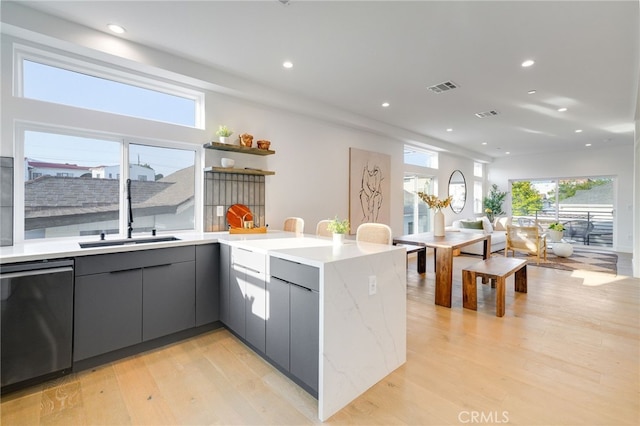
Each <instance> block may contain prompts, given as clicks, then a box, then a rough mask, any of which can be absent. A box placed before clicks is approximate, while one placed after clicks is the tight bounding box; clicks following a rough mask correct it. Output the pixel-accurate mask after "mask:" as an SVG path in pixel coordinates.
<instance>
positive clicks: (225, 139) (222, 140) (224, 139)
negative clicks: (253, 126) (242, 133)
mask: <svg viewBox="0 0 640 426" xmlns="http://www.w3.org/2000/svg"><path fill="white" fill-rule="evenodd" d="M218 140H219V141H220V143H224V144H230V143H231V138H230V137H229V136H218Z"/></svg>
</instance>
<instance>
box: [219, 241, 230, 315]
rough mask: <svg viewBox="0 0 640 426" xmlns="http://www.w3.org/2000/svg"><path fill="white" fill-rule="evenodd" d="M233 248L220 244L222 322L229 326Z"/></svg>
mask: <svg viewBox="0 0 640 426" xmlns="http://www.w3.org/2000/svg"><path fill="white" fill-rule="evenodd" d="M230 268H231V247H229V246H228V245H227V244H220V274H219V276H220V321H222V322H223V323H224V324H225V325H226V326H227V327H230V326H229V294H230V291H231V275H230V271H231V269H230Z"/></svg>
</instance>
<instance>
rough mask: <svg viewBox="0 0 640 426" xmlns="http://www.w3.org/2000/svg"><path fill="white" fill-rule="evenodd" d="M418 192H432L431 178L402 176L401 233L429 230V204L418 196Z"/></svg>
mask: <svg viewBox="0 0 640 426" xmlns="http://www.w3.org/2000/svg"><path fill="white" fill-rule="evenodd" d="M418 192H426V193H428V194H432V193H433V178H431V177H425V176H418V175H406V176H405V177H404V219H403V225H402V233H403V234H404V235H407V234H417V233H420V232H429V231H430V228H431V211H430V209H429V206H427V204H426V203H425V202H424V201H422V200H421V199H420V198H419V197H418Z"/></svg>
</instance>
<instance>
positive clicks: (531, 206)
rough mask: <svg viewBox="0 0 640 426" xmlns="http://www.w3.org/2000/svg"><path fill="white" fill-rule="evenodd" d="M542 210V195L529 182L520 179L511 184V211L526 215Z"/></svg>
mask: <svg viewBox="0 0 640 426" xmlns="http://www.w3.org/2000/svg"><path fill="white" fill-rule="evenodd" d="M537 210H542V195H541V194H540V193H539V192H538V190H537V189H535V188H534V187H533V186H532V185H531V182H529V181H520V182H513V184H511V212H512V213H513V214H519V215H526V214H530V213H534V212H535V211H537Z"/></svg>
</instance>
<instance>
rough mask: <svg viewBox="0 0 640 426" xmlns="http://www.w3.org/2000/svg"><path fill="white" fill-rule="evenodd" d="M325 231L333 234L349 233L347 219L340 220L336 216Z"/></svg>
mask: <svg viewBox="0 0 640 426" xmlns="http://www.w3.org/2000/svg"><path fill="white" fill-rule="evenodd" d="M327 229H328V230H329V232H333V233H334V234H346V233H347V232H349V219H344V220H340V219H338V216H336V217H335V218H334V219H333V220H332V221H331V222H330V223H329V224H328V225H327Z"/></svg>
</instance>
